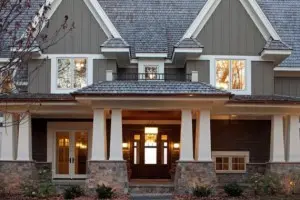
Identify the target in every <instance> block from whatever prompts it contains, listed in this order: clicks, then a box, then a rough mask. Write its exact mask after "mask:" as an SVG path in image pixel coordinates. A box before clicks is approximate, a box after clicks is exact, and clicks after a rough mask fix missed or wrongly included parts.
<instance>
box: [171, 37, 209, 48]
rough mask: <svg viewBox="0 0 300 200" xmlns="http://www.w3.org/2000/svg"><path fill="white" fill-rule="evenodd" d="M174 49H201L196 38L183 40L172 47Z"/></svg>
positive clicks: (201, 46)
mask: <svg viewBox="0 0 300 200" xmlns="http://www.w3.org/2000/svg"><path fill="white" fill-rule="evenodd" d="M174 47H175V48H203V47H204V46H203V45H202V44H201V43H200V42H199V41H198V40H197V39H196V38H185V39H183V40H181V41H179V42H178V43H177V44H175V45H174Z"/></svg>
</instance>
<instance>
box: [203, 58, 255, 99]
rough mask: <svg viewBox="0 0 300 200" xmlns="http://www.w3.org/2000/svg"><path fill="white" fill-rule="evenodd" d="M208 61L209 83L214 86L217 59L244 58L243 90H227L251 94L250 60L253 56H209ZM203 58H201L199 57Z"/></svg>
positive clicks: (234, 92)
mask: <svg viewBox="0 0 300 200" xmlns="http://www.w3.org/2000/svg"><path fill="white" fill-rule="evenodd" d="M208 59H209V61H210V84H211V85H212V86H214V87H216V83H217V80H216V67H217V66H216V64H217V61H218V60H245V63H246V66H245V75H246V77H245V90H228V91H229V92H231V93H233V94H237V95H251V92H252V85H251V84H252V83H251V78H252V61H253V56H209V57H208ZM201 60H203V59H201ZM254 60H257V59H254Z"/></svg>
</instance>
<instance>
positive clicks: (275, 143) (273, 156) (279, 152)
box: [270, 115, 285, 162]
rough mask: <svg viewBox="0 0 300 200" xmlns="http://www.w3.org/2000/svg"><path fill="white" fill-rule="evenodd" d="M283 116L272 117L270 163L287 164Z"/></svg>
mask: <svg viewBox="0 0 300 200" xmlns="http://www.w3.org/2000/svg"><path fill="white" fill-rule="evenodd" d="M283 138H284V135H283V116H282V115H274V116H272V123H271V145H270V147H271V148H270V162H285V158H284V139H283Z"/></svg>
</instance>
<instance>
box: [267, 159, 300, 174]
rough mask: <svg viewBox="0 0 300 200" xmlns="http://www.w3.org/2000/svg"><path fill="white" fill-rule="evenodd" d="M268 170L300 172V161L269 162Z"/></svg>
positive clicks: (280, 172)
mask: <svg viewBox="0 0 300 200" xmlns="http://www.w3.org/2000/svg"><path fill="white" fill-rule="evenodd" d="M266 172H271V173H276V174H288V173H292V172H299V173H300V162H299V163H289V162H282V163H267V167H266Z"/></svg>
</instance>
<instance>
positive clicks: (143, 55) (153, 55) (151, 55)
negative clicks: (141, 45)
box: [135, 53, 168, 58]
mask: <svg viewBox="0 0 300 200" xmlns="http://www.w3.org/2000/svg"><path fill="white" fill-rule="evenodd" d="M135 56H136V57H137V58H167V57H168V54H167V53H136V54H135Z"/></svg>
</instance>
